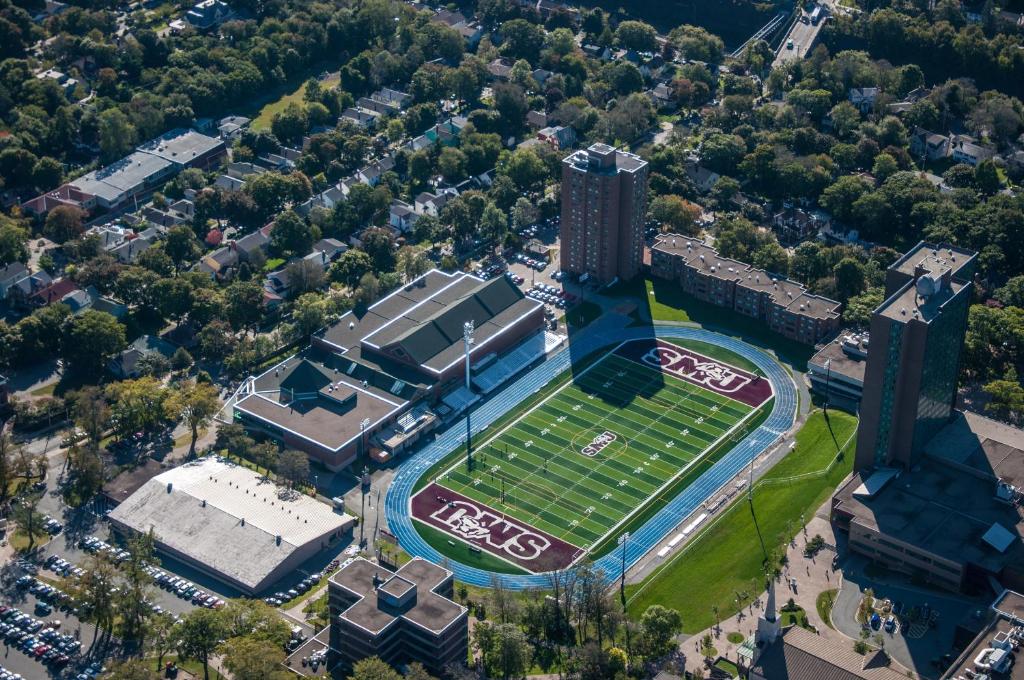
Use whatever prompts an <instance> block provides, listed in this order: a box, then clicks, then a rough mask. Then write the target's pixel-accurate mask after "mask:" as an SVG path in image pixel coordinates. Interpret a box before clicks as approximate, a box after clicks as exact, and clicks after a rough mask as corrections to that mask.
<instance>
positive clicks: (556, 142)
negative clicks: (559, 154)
mask: <svg viewBox="0 0 1024 680" xmlns="http://www.w3.org/2000/svg"><path fill="white" fill-rule="evenodd" d="M537 139H539V140H540V141H542V142H545V143H546V144H550V145H551V146H552V147H554V148H555V149H568V148H569V147H571V146H572V145H574V144H575V143H576V131H575V130H573V129H572V128H571V127H568V126H562V125H555V126H553V127H546V128H544V129H543V130H541V131H540V132H538V133H537Z"/></svg>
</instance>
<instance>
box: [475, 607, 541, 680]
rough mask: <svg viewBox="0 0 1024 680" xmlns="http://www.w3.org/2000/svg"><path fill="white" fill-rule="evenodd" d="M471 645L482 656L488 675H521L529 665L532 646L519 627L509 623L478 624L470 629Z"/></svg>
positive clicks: (510, 676)
mask: <svg viewBox="0 0 1024 680" xmlns="http://www.w3.org/2000/svg"><path fill="white" fill-rule="evenodd" d="M473 646H474V647H475V648H476V649H477V650H478V651H479V652H480V654H481V656H482V657H483V662H484V668H485V669H486V670H487V673H488V675H490V676H491V677H500V678H502V679H503V680H512V679H513V678H522V677H524V676H525V675H526V671H527V670H528V669H529V666H530V658H531V656H532V649H531V646H530V643H529V642H528V641H527V639H526V635H525V634H524V633H523V631H522V629H520V628H519V626H517V625H515V624H511V623H499V624H497V625H495V624H492V623H491V622H489V621H482V622H480V623H478V624H477V625H476V626H475V627H474V629H473Z"/></svg>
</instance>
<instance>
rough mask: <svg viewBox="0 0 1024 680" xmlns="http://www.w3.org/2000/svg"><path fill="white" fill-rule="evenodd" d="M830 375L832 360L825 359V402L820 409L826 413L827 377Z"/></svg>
mask: <svg viewBox="0 0 1024 680" xmlns="http://www.w3.org/2000/svg"><path fill="white" fill-rule="evenodd" d="M831 376H832V360H831V359H825V404H824V406H822V407H821V410H822V411H824V412H825V413H826V414H827V413H828V396H829V378H830V377H831Z"/></svg>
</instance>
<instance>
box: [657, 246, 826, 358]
mask: <svg viewBox="0 0 1024 680" xmlns="http://www.w3.org/2000/svg"><path fill="white" fill-rule="evenodd" d="M651 274H652V275H654V276H657V277H659V278H662V279H667V280H669V281H674V282H677V283H678V284H679V285H680V286H681V287H682V289H683V291H684V292H686V293H687V294H689V295H692V296H693V297H695V298H697V299H698V300H701V301H703V302H707V303H710V304H712V305H715V306H717V307H725V308H726V309H732V310H735V311H737V312H739V313H740V314H743V315H745V316H749V317H752V318H755V319H759V320H761V321H764V322H765V324H767V326H768V328H770V329H771V330H772V331H774V332H776V333H779V334H780V335H782V336H784V337H786V338H789V339H791V340H796V341H797V342H803V343H807V344H811V345H813V344H816V343H818V342H820V341H821V340H822V339H823V338H825V337H828V336H829V335H831V334H833V333H835V332H836V331H837V330H838V329H839V306H840V305H839V303H838V302H836V301H835V300H829V299H828V298H825V297H821V296H819V295H813V294H811V293H809V292H807V289H806V288H804V287H803V286H802V285H800V284H799V283H795V282H793V281H789V280H788V279H785V278H782V277H779V276H775V275H773V274H770V273H768V272H766V271H764V270H763V269H756V268H754V267H751V266H750V265H749V264H747V263H745V262H740V261H738V260H731V259H729V258H727V257H721V256H720V255H719V254H718V251H716V250H715V249H714V248H712V247H710V246H708V245H705V244H704V243H703V242H701V241H699V240H697V239H694V238H691V237H688V236H680V235H679V234H663V235H661V236H659V237H658V239H657V241H656V242H655V244H654V246H653V247H652V248H651Z"/></svg>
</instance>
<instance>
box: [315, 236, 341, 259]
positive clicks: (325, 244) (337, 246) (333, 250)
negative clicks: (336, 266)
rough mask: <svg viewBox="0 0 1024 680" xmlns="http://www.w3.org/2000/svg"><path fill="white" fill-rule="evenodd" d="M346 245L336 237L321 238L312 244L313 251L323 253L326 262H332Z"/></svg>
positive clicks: (339, 255)
mask: <svg viewBox="0 0 1024 680" xmlns="http://www.w3.org/2000/svg"><path fill="white" fill-rule="evenodd" d="M346 250H348V246H346V245H345V244H344V243H342V242H341V241H339V240H338V239H336V238H322V239H320V240H319V241H317V242H316V243H314V244H313V252H314V253H323V254H324V256H325V257H326V258H327V261H328V262H334V261H335V260H337V259H338V258H339V257H341V256H342V255H343V254H344V253H345V251H346Z"/></svg>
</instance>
